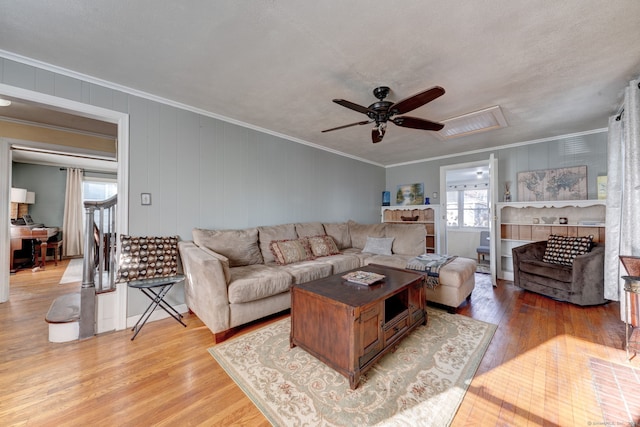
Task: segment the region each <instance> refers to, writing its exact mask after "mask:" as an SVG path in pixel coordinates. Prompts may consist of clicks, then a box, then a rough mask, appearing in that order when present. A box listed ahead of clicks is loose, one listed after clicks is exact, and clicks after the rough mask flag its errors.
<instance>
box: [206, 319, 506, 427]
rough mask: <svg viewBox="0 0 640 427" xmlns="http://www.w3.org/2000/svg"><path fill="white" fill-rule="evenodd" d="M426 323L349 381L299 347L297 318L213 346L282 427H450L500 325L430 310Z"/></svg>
mask: <svg viewBox="0 0 640 427" xmlns="http://www.w3.org/2000/svg"><path fill="white" fill-rule="evenodd" d="M427 313H428V322H427V325H426V326H419V327H418V328H416V329H415V330H414V331H413V332H411V333H410V334H409V335H408V336H406V337H405V338H404V339H403V340H402V341H401V343H400V346H399V347H398V349H397V350H396V351H395V352H390V353H388V354H387V355H385V356H384V357H383V358H382V359H380V360H379V361H378V363H377V364H375V365H374V366H373V367H372V368H371V369H370V370H369V371H367V372H366V373H365V374H364V375H362V377H361V379H360V383H359V385H358V387H357V388H356V389H355V390H351V389H350V388H349V381H348V380H347V379H346V378H345V377H343V376H342V375H340V374H339V373H337V372H336V371H334V370H333V369H331V368H329V367H328V366H326V365H325V364H324V363H322V362H320V361H319V360H318V359H316V358H315V357H313V356H311V355H310V354H309V353H307V352H306V351H304V350H302V349H301V348H299V347H294V348H292V349H290V348H289V332H290V323H291V321H290V318H286V319H282V320H280V321H278V322H275V323H272V324H270V325H267V326H265V327H263V328H261V329H259V330H256V331H253V332H251V333H248V334H245V335H242V336H239V337H237V338H235V339H232V340H229V341H227V342H224V343H222V344H218V345H216V346H215V347H212V348H210V349H209V352H210V353H211V355H212V356H213V357H214V358H215V359H216V360H217V361H218V363H219V364H220V365H221V366H222V367H223V368H224V370H225V371H226V372H227V373H228V374H229V375H230V376H231V378H233V380H234V381H235V382H236V383H237V384H238V386H240V388H241V389H242V390H243V391H244V392H245V393H246V394H247V396H249V398H250V399H251V400H252V401H253V402H254V403H255V405H256V406H257V407H258V408H259V409H260V411H262V413H263V414H264V415H265V416H266V417H267V419H268V420H269V421H270V422H271V423H272V424H273V425H276V426H356V425H357V426H373V425H384V426H406V425H411V426H447V425H449V424H450V423H451V421H452V420H453V417H454V415H455V413H456V411H457V410H458V407H459V406H460V403H461V402H462V399H463V397H464V394H465V392H466V390H467V388H468V386H469V384H470V383H471V379H472V378H473V375H474V374H475V372H476V369H477V368H478V365H479V364H480V361H481V360H482V357H483V355H484V353H485V351H486V349H487V347H488V345H489V343H490V341H491V338H492V337H493V334H494V332H495V330H496V326H495V325H492V324H488V323H484V322H480V321H478V320H473V319H471V318H468V317H465V316H460V315H456V314H448V313H446V312H444V311H441V310H437V309H434V308H431V307H427Z"/></svg>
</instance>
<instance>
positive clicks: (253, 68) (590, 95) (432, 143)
mask: <svg viewBox="0 0 640 427" xmlns="http://www.w3.org/2000/svg"><path fill="white" fill-rule="evenodd" d="M639 40H640V2H638V1H636V0H617V1H614V2H606V1H602V0H597V1H596V0H567V1H559V2H551V1H548V0H544V1H514V0H509V1H506V0H492V1H482V2H442V1H434V0H406V1H378V0H376V1H371V0H367V1H364V0H350V1H340V0H326V1H318V2H311V1H293V0H290V1H282V0H271V1H262V2H249V1H237V0H222V1H215V2H208V1H189V2H175V1H157V0H138V1H135V2H122V1H119V0H94V1H90V2H87V1H81V0H76V1H72V0H57V1H55V2H53V1H52V2H43V1H37V0H21V1H14V0H0V49H2V50H4V51H6V52H11V53H14V54H18V55H22V56H25V57H28V58H32V59H36V60H39V61H43V62H45V63H49V64H52V65H55V66H58V67H62V68H65V69H69V70H73V71H76V72H79V73H83V74H86V75H89V76H93V77H96V78H99V79H103V80H106V81H110V82H113V83H116V84H119V85H123V86H127V87H130V88H133V89H136V90H139V91H143V92H147V93H150V94H154V95H156V96H159V97H163V98H166V99H168V100H172V101H175V102H179V103H183V104H186V105H189V106H193V107H195V108H198V109H202V110H205V111H208V112H211V113H212V114H215V115H220V116H224V117H228V118H230V119H233V120H236V121H240V122H244V123H247V124H249V125H251V126H254V127H258V128H263V129H267V130H269V131H272V132H275V133H279V134H283V135H286V136H289V137H292V138H295V139H299V140H303V141H306V142H309V143H312V144H317V145H321V146H325V147H327V148H330V149H332V150H337V151H340V152H343V153H347V154H348V155H351V156H356V157H360V158H363V159H367V160H369V161H372V162H376V163H380V164H384V165H389V164H397V163H402V162H407V161H412V160H418V159H425V158H433V157H438V156H445V155H450V154H454V153H460V152H464V151H470V150H481V149H487V148H490V147H494V146H499V145H506V144H511V143H517V142H523V141H531V140H536V139H542V138H548V137H553V136H558V135H564V134H569V133H576V132H585V131H589V130H593V129H599V128H603V127H606V126H607V118H608V116H609V115H611V114H614V113H615V112H616V110H617V109H618V107H619V105H620V102H621V100H622V94H623V90H624V87H625V85H626V83H627V82H628V81H629V80H630V79H632V78H635V77H637V76H638V75H640V42H639ZM380 85H386V86H390V87H391V90H392V91H391V93H390V95H389V97H388V100H391V101H398V100H400V99H402V98H405V97H407V96H410V95H413V94H414V93H417V92H419V91H422V90H424V89H427V88H430V87H432V86H435V85H439V86H442V87H444V88H445V89H446V91H447V92H446V94H445V95H444V96H442V97H440V98H438V99H436V100H435V101H433V102H431V103H429V104H427V105H426V106H423V107H421V108H419V109H417V110H414V111H413V112H411V113H410V115H411V116H416V117H420V118H427V119H430V120H435V121H439V120H444V119H447V118H450V117H453V116H457V115H461V114H465V113H469V112H472V111H475V110H479V109H483V108H486V107H490V106H493V105H500V106H501V108H502V111H503V113H504V115H505V117H506V120H507V122H508V124H509V127H507V128H505V129H500V130H495V131H490V132H485V133H482V134H476V135H472V136H467V137H463V138H459V139H454V140H449V141H445V142H443V141H441V140H439V139H438V138H436V137H435V136H434V135H433V134H432V133H430V132H428V131H421V130H415V129H406V128H400V127H397V126H395V125H393V124H390V125H389V128H388V129H387V133H386V136H385V138H384V141H383V142H381V143H379V144H375V145H374V144H372V143H371V139H370V138H371V137H370V129H369V127H370V126H371V125H368V126H355V127H351V128H348V129H344V130H339V131H335V132H330V133H321V132H320V131H321V130H323V129H327V128H331V127H335V126H340V125H344V124H348V123H353V122H357V121H360V120H364V119H366V117H365V116H364V115H362V114H359V113H356V112H354V111H351V110H348V109H346V108H343V107H341V106H338V105H336V104H334V103H332V102H331V100H332V99H333V98H343V99H347V100H349V101H352V102H355V103H358V104H361V105H365V106H366V105H369V104H370V103H372V102H373V101H375V98H374V97H373V95H372V92H371V91H372V90H373V88H374V87H376V86H380Z"/></svg>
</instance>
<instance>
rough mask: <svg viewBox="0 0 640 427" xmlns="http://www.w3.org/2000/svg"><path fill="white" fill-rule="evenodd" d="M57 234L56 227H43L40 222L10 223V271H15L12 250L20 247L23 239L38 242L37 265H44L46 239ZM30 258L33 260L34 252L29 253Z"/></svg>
mask: <svg viewBox="0 0 640 427" xmlns="http://www.w3.org/2000/svg"><path fill="white" fill-rule="evenodd" d="M56 234H58V227H43V226H42V225H41V224H38V225H37V226H35V225H12V226H11V248H10V251H9V253H10V264H9V268H10V269H11V271H15V270H16V267H15V265H14V264H13V252H14V251H17V250H20V249H22V244H23V241H25V240H31V241H35V242H40V255H41V257H40V261H39V263H38V265H37V266H38V267H42V268H44V267H45V263H46V261H45V260H46V257H47V240H48V239H49V238H50V237H53V236H55V235H56ZM34 252H35V251H34ZM31 260H32V261H34V262H35V253H32V254H31Z"/></svg>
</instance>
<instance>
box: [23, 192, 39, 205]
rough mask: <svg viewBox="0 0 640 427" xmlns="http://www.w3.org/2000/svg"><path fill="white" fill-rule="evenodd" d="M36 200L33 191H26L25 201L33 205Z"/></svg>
mask: <svg viewBox="0 0 640 427" xmlns="http://www.w3.org/2000/svg"><path fill="white" fill-rule="evenodd" d="M35 202H36V193H35V192H33V191H27V199H26V201H25V203H27V204H29V205H33V204H34V203H35Z"/></svg>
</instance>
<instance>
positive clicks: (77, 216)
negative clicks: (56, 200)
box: [62, 168, 84, 257]
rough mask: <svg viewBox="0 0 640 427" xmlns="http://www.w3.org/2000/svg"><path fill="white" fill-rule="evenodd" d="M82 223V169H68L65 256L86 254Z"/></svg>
mask: <svg viewBox="0 0 640 427" xmlns="http://www.w3.org/2000/svg"><path fill="white" fill-rule="evenodd" d="M82 221H83V217H82V169H75V168H68V169H67V190H66V192H65V198H64V217H63V219H62V238H63V241H64V243H63V245H62V248H63V252H64V256H71V257H75V256H82V255H83V254H84V250H83V245H84V240H83V238H82V236H83V223H82Z"/></svg>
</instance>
